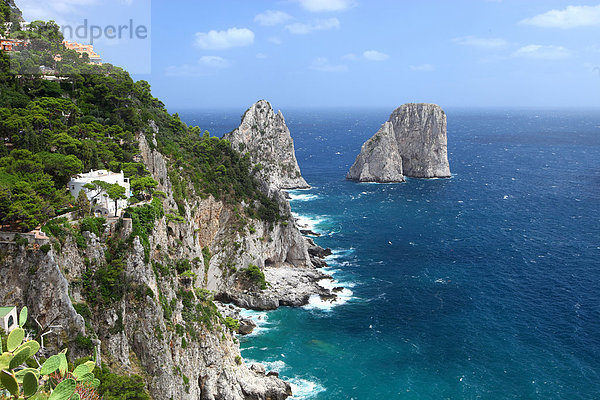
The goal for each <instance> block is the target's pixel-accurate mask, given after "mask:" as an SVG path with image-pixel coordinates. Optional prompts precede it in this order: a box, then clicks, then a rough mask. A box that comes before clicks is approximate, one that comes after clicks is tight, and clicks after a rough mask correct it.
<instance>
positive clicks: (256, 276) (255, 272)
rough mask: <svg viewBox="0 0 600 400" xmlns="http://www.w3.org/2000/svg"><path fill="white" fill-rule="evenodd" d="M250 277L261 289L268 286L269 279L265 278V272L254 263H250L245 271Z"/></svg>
mask: <svg viewBox="0 0 600 400" xmlns="http://www.w3.org/2000/svg"><path fill="white" fill-rule="evenodd" d="M244 272H245V274H246V276H247V277H248V279H250V280H251V281H252V282H254V283H255V284H256V285H257V286H258V287H259V288H260V290H265V289H266V288H267V281H266V280H265V274H264V273H263V272H262V271H261V270H260V268H258V266H256V265H254V264H250V265H249V266H248V268H247V269H246V270H245V271H244Z"/></svg>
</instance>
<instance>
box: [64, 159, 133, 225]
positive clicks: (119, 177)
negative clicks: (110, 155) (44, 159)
mask: <svg viewBox="0 0 600 400" xmlns="http://www.w3.org/2000/svg"><path fill="white" fill-rule="evenodd" d="M94 181H102V182H106V183H110V184H115V183H116V184H118V185H119V186H122V187H124V188H125V197H126V199H121V200H117V204H116V208H115V201H114V200H112V199H111V198H110V197H108V195H107V194H106V193H105V192H104V191H103V190H102V189H100V188H97V189H88V188H85V187H84V186H85V185H87V184H88V183H92V182H94ZM81 190H83V191H85V194H86V195H87V198H88V200H89V201H90V204H91V205H92V211H93V212H94V213H95V214H97V215H101V216H103V217H110V216H119V215H120V214H121V212H122V211H123V209H125V208H127V205H128V203H127V199H129V197H131V186H130V184H129V178H125V175H124V174H123V171H121V172H119V173H117V172H111V171H107V170H98V171H94V170H92V171H90V172H88V173H86V174H80V175H77V176H75V177H73V178H71V180H70V181H69V191H70V192H71V194H72V195H73V197H75V198H77V196H78V195H79V192H80V191H81Z"/></svg>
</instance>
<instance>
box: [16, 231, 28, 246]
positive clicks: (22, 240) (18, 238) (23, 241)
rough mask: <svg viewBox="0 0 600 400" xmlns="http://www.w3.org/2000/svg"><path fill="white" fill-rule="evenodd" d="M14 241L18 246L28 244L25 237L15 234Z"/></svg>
mask: <svg viewBox="0 0 600 400" xmlns="http://www.w3.org/2000/svg"><path fill="white" fill-rule="evenodd" d="M15 243H16V244H17V246H19V247H21V246H27V245H28V244H29V240H27V238H24V237H23V236H21V235H19V234H17V235H15Z"/></svg>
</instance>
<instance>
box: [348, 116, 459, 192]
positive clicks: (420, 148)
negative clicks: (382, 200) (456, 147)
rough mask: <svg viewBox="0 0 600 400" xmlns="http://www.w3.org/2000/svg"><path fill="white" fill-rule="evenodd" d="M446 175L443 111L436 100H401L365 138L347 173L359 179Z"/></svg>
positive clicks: (367, 180) (362, 180)
mask: <svg viewBox="0 0 600 400" xmlns="http://www.w3.org/2000/svg"><path fill="white" fill-rule="evenodd" d="M406 176H407V177H411V178H448V177H450V176H451V175H450V166H449V164H448V140H447V135H446V114H445V113H444V111H443V110H442V108H441V107H440V106H438V105H436V104H404V105H402V106H401V107H399V108H397V109H396V110H395V111H394V112H393V113H392V115H391V116H390V118H389V120H388V121H387V122H386V123H384V124H383V125H382V126H381V128H380V129H379V131H378V132H377V133H376V134H375V135H374V136H373V137H371V138H370V139H369V140H367V141H366V142H365V143H364V144H363V146H362V148H361V152H360V154H359V155H358V157H356V161H355V162H354V164H353V165H352V167H351V168H350V170H349V171H348V174H347V175H346V178H347V179H350V180H356V181H360V182H380V183H390V182H403V181H404V178H405V177H406Z"/></svg>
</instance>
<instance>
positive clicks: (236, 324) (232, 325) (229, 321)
mask: <svg viewBox="0 0 600 400" xmlns="http://www.w3.org/2000/svg"><path fill="white" fill-rule="evenodd" d="M225 326H226V327H227V329H229V330H230V331H232V332H237V330H238V329H240V321H238V320H237V319H235V318H231V317H227V318H225Z"/></svg>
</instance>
